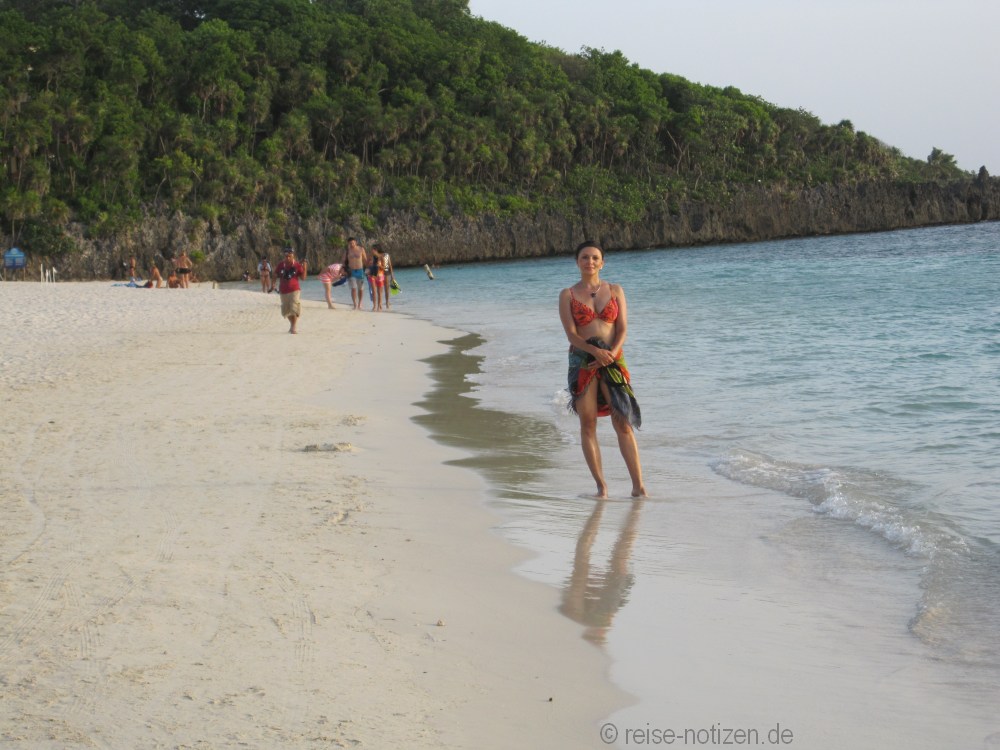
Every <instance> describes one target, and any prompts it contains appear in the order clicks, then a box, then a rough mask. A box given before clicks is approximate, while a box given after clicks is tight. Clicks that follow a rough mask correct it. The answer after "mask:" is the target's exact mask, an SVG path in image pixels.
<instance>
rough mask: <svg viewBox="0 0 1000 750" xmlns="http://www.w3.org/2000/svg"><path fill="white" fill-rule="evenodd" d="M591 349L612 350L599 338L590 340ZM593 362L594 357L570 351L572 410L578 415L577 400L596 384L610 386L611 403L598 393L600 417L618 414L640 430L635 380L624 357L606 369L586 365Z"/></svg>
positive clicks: (588, 341)
mask: <svg viewBox="0 0 1000 750" xmlns="http://www.w3.org/2000/svg"><path fill="white" fill-rule="evenodd" d="M587 343H588V344H590V345H591V346H597V347H600V348H601V349H610V348H611V347H610V346H608V345H607V344H606V343H604V341H603V340H601V339H599V338H596V337H594V338H591V339H587ZM593 361H594V357H593V355H592V354H588V353H587V352H585V351H582V350H580V349H577V348H576V347H570V350H569V376H568V380H569V409H570V411H573V412H576V400H577V399H578V398H580V396H581V395H583V394H584V393H585V392H586V390H587V387H588V386H589V385H590V384H591V382H592V381H593V380H595V379H596V380H597V381H598V385H600V383H601V382H603V383H605V384H606V385H607V386H608V395H609V396H610V399H611V401H610V403H608V401H607V400H606V399H605V397H604V392H603V390H602V389H600V388H599V389H598V391H597V415H598V416H600V417H606V416H608V415H609V414H615V415H617V416H618V417H620V418H622V419H625V420H627V421H628V423H629V424H630V425H632V426H633V427H635V428H636V429H639V427H640V426H641V425H642V412H641V411H640V410H639V402H638V401H636V400H635V393H634V392H633V391H632V380H631V378H630V376H629V372H628V366H627V365H626V364H625V357H624V356H622V355H619V356H618V359H616V360H615V361H614V362H612V363H611V364H610V365H607V366H605V367H596V368H593V369H591V368H588V367H587V365H588V364H590V363H591V362H593Z"/></svg>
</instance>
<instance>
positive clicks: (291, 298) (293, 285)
mask: <svg viewBox="0 0 1000 750" xmlns="http://www.w3.org/2000/svg"><path fill="white" fill-rule="evenodd" d="M274 273H275V275H276V276H277V277H278V294H280V295H281V317H283V318H288V322H289V323H290V324H291V326H290V327H289V329H288V332H289V333H298V331H297V330H296V326H297V325H298V322H299V316H300V315H301V314H302V304H301V303H300V301H299V279H304V278H305V277H306V264H305V261H303V262H302V263H296V262H295V250H293V249H292V248H290V247H286V248H285V259H284V260H283V261H281V262H280V263H279V264H278V265H277V267H276V268H275V269H274Z"/></svg>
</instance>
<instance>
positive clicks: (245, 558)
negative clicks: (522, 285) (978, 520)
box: [0, 283, 628, 748]
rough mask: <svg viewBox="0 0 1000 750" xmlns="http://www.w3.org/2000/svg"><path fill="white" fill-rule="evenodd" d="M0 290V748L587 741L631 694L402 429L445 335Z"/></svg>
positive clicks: (334, 316)
mask: <svg viewBox="0 0 1000 750" xmlns="http://www.w3.org/2000/svg"><path fill="white" fill-rule="evenodd" d="M303 306H304V311H303V317H302V320H301V322H300V329H301V332H300V334H299V335H297V336H290V335H288V334H287V333H286V331H287V323H286V322H285V321H283V320H282V319H281V318H280V316H279V311H278V299H277V296H276V295H264V294H260V293H257V292H245V291H234V290H217V289H211V288H208V287H207V286H203V287H200V288H193V289H190V290H183V291H182V290H144V289H130V288H124V287H113V286H111V285H110V284H107V283H86V284H46V285H43V284H37V283H4V284H2V285H0V314H2V317H3V320H4V321H5V322H4V326H3V327H2V329H0V388H2V389H3V406H2V413H3V419H2V428H0V435H2V438H0V440H2V442H0V455H2V458H3V466H2V469H0V744H2V745H3V747H5V748H22V747H23V748H39V747H59V748H76V747H80V748H84V747H86V748H91V747H96V748H226V747H252V748H271V747H275V748H277V747H281V748H307V747H324V748H330V747H360V748H387V747H407V748H510V747H545V748H584V747H601V746H602V744H601V742H600V737H599V735H598V728H599V726H600V723H601V721H602V717H604V716H607V715H609V714H610V713H611V712H612V711H614V710H616V709H618V708H621V707H622V706H623V705H625V704H626V703H627V701H628V699H627V697H626V696H624V695H622V694H620V693H618V692H616V691H615V690H614V689H612V688H611V687H610V685H609V684H608V683H607V681H606V680H605V673H606V671H607V669H608V663H607V657H606V656H605V655H604V654H603V653H602V652H601V651H600V650H599V649H597V648H595V647H594V646H592V645H591V644H589V643H588V642H587V641H585V640H584V639H583V638H581V637H580V634H581V628H580V626H579V625H577V624H576V623H573V622H571V621H570V620H568V619H566V618H564V617H562V616H561V615H559V614H558V613H557V606H558V592H556V591H555V590H553V589H551V588H549V587H546V586H543V585H541V584H534V583H531V582H528V581H526V580H524V579H522V578H520V577H518V576H516V575H514V574H513V573H511V572H510V569H511V567H512V566H513V565H514V564H515V563H516V562H517V561H518V559H519V558H520V557H521V555H522V553H521V552H518V551H517V550H514V549H513V548H511V547H510V546H508V545H507V544H505V543H504V542H502V541H501V540H500V539H499V538H497V537H496V536H495V535H494V534H493V533H492V532H491V530H490V529H491V526H493V525H494V524H495V519H494V518H493V517H492V516H491V515H490V513H489V512H488V511H487V510H486V509H485V506H484V504H483V501H482V495H483V489H484V488H483V485H482V481H481V480H480V478H479V477H478V476H477V475H475V474H473V473H472V472H471V471H469V470H467V469H464V468H459V467H455V466H449V465H445V463H444V462H445V461H448V460H449V459H453V458H456V457H457V455H456V452H455V451H454V450H453V449H450V448H445V447H442V446H440V445H438V444H436V443H434V442H433V441H431V440H430V439H428V437H427V436H426V435H425V433H424V432H423V431H422V430H421V429H420V428H419V427H418V426H416V425H415V424H414V423H413V422H412V421H411V419H410V416H411V415H413V414H414V413H415V412H416V407H414V406H413V405H412V404H413V403H414V402H415V401H417V400H418V399H419V398H420V396H421V394H422V393H423V392H425V391H426V389H427V388H428V384H429V380H428V374H427V368H426V366H425V365H424V364H422V363H421V362H420V360H422V359H424V358H426V357H428V356H431V355H433V354H435V353H439V352H441V351H443V350H444V348H443V345H442V344H441V343H440V341H441V340H443V339H448V338H453V337H454V336H455V335H456V334H455V332H450V331H445V330H443V329H440V328H435V327H433V326H431V325H430V324H428V323H425V322H421V321H417V320H413V319H410V318H407V317H405V316H402V315H398V314H391V313H379V314H373V313H368V312H351V311H349V310H347V309H346V308H344V307H342V306H339V305H338V309H336V310H334V311H329V310H327V309H326V306H325V304H322V303H315V302H304V303H303Z"/></svg>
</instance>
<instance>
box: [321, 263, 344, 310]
mask: <svg viewBox="0 0 1000 750" xmlns="http://www.w3.org/2000/svg"><path fill="white" fill-rule="evenodd" d="M344 276H345V274H344V265H343V263H331V264H330V265H328V266H327V267H326V268H324V269H323V270H322V271H320V274H319V280H320V282H321V283H322V284H323V291H324V292H325V293H326V306H327V307H328V308H330V309H331V310H332V309H333V298H332V297H331V296H330V291H331V289H332V287H333V284H334V282H336V281H339V280H340V279H342V278H343V277H344Z"/></svg>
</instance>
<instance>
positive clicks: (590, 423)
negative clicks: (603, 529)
mask: <svg viewBox="0 0 1000 750" xmlns="http://www.w3.org/2000/svg"><path fill="white" fill-rule="evenodd" d="M576 265H577V268H579V270H580V280H579V281H578V282H577V283H576V284H574V285H573V286H571V287H569V288H568V289H563V290H562V292H561V293H560V294H559V317H560V319H561V320H562V324H563V328H564V329H565V331H566V338H568V339H569V344H570V347H569V393H570V403H569V406H570V408H571V409H572V410H573V411H574V412H576V414H577V415H578V416H579V417H580V444H581V446H582V448H583V457H584V458H585V459H586V461H587V467H588V468H589V469H590V473H591V475H593V477H594V481H595V482H597V497H600V498H604V497H607V496H608V485H607V483H606V482H605V481H604V469H603V466H602V464H601V448H600V445H599V444H598V441H597V418H598V417H601V416H609V415H610V417H611V424H612V425H613V426H614V429H615V433H616V434H617V436H618V448H619V450H620V451H621V454H622V458H623V459H625V466H626V468H627V469H628V473H629V477H631V479H632V497H646V486H645V485H644V484H643V481H642V465H641V463H640V461H639V447H638V445H637V444H636V441H635V433H634V432H633V427H635V428H638V427H639V425H640V424H641V423H642V415H641V413H640V411H639V404H638V403H637V402H636V400H635V394H634V393H633V391H632V386H631V379H630V376H629V371H628V367H627V366H626V365H625V359H624V357H623V356H622V345H623V344H624V343H625V337H626V335H627V334H628V310H627V305H626V303H625V292H624V291H622V288H621V287H620V286H619V285H618V284H611V283H608V282H606V281H601V269H602V268H604V251H603V250H601V248H600V247H599V246H598V245H597V244H596V243H594V242H590V241H587V242H584V243H582V244H581V245H580V246H579V247H577V249H576Z"/></svg>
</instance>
